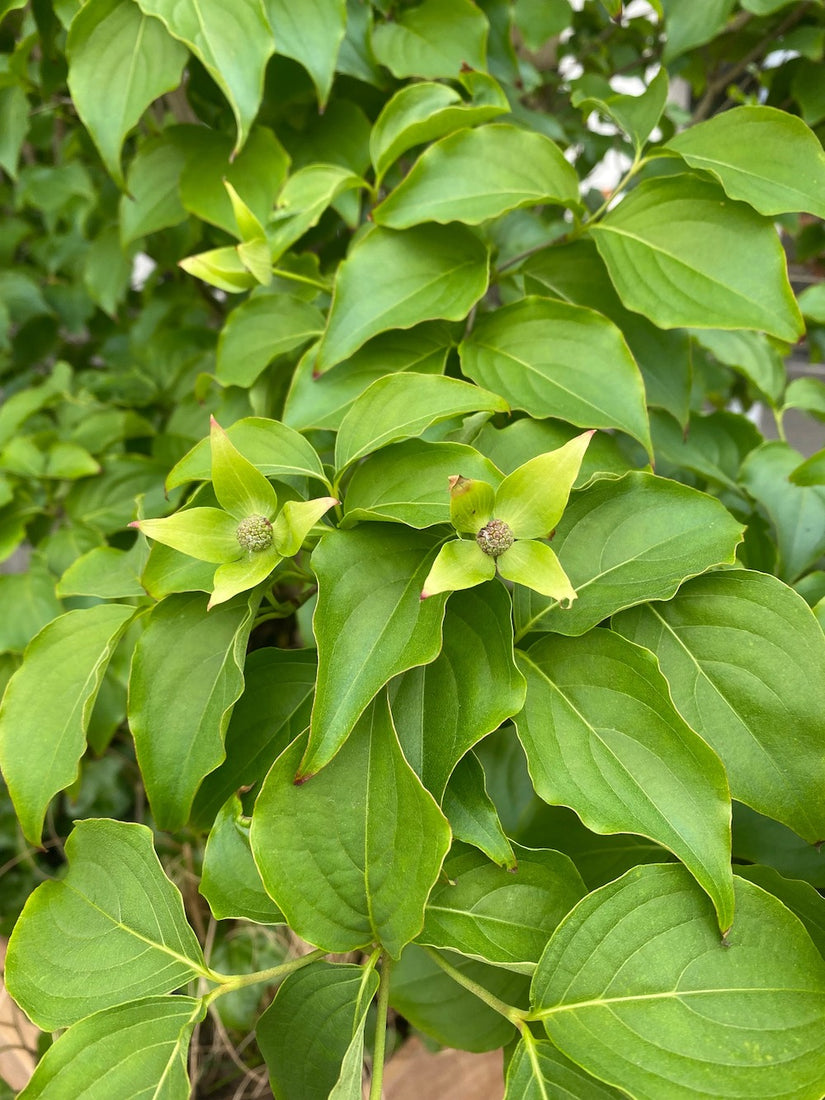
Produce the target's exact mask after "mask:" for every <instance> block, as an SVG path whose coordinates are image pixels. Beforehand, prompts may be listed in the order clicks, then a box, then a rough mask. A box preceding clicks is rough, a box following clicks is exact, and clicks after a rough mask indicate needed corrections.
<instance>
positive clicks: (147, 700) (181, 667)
mask: <svg viewBox="0 0 825 1100" xmlns="http://www.w3.org/2000/svg"><path fill="white" fill-rule="evenodd" d="M259 598H260V597H256V596H255V595H254V594H252V593H250V594H249V595H248V596H247V597H238V599H236V600H235V601H234V602H233V603H232V604H228V605H221V606H220V607H217V608H215V609H214V610H212V611H210V612H207V610H206V600H205V599H204V597H203V596H202V595H201V594H200V593H184V594H181V595H176V596H168V597H167V598H166V599H165V600H163V601H161V603H159V604H157V606H156V607H155V608H154V609H153V611H152V613H151V615H150V617H149V621H148V623H147V627H146V630H145V631H144V633H143V634H142V635H141V638H140V640H139V641H138V644H137V646H136V647H135V655H134V659H133V662H132V673H131V677H130V682H129V724H130V726H131V729H132V735H133V737H134V739H135V749H136V751H137V757H138V763H139V764H140V770H141V774H142V776H143V782H144V784H145V787H146V793H147V796H148V798H149V802H150V804H151V806H152V812H153V814H154V817H155V820H156V821H157V823H158V825H159V826H160V828H163V829H176V828H180V826H182V825H183V824H185V823H186V821H187V819H188V817H189V812H190V810H191V808H192V800H193V799H194V797H195V792H196V791H197V789H198V786H199V784H200V782H201V780H202V779H203V777H204V776H205V775H207V774H208V773H209V772H211V771H212V770H213V769H214V768H216V767H217V766H218V764H220V763H221V761H222V760H223V759H224V744H223V739H224V734H225V732H226V727H227V724H228V722H229V717H230V715H231V713H232V707H233V706H234V704H235V702H236V701H237V699H238V698H239V697H240V695H241V692H242V691H243V682H244V681H243V666H244V657H245V655H246V643H247V639H248V638H249V631H250V629H251V627H252V619H253V618H254V614H255V611H256V609H257V604H258V601H259Z"/></svg>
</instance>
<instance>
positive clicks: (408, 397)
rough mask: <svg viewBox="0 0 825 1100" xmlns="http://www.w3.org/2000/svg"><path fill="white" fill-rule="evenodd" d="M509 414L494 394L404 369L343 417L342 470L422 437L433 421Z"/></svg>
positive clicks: (338, 447)
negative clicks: (381, 450)
mask: <svg viewBox="0 0 825 1100" xmlns="http://www.w3.org/2000/svg"><path fill="white" fill-rule="evenodd" d="M479 410H484V411H486V412H491V413H492V412H507V411H508V406H507V402H506V401H505V400H504V399H503V398H501V397H499V396H498V394H496V393H490V391H489V390H484V389H482V388H481V387H480V386H473V385H470V383H468V382H462V381H460V380H459V379H457V378H447V377H445V376H444V375H440V374H413V373H412V372H410V371H402V372H400V373H399V374H390V375H387V376H386V377H384V378H379V379H378V381H376V382H373V383H372V385H371V386H369V387H368V388H367V389H366V390H365V391H364V392H363V393H362V394H361V396H360V397H359V398H357V400H356V401H354V402H353V404H352V407H351V408H350V410H349V412H348V413H347V414H346V416H345V417H344V419H343V420H342V421H341V427H340V428H339V430H338V435H337V437H336V440H335V466H336V469H337V470H338V471H339V472H340V471H342V470H345V469H346V468H347V466H350V465H351V464H352V463H353V462H357V461H358V459H360V458H365V457H366V456H367V455H368V454H371V453H372V452H373V451H377V450H378V449H379V448H380V447H386V446H387V444H389V443H395V442H396V441H397V440H399V439H409V438H411V437H415V436H420V435H421V434H422V433H423V432H425V431H426V430H427V428H429V427H431V426H432V425H433V424H438V423H440V422H441V421H442V420H449V419H450V418H452V417H454V416H462V415H464V414H466V413H472V412H478V411H479Z"/></svg>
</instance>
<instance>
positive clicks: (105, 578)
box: [51, 539, 148, 618]
mask: <svg viewBox="0 0 825 1100" xmlns="http://www.w3.org/2000/svg"><path fill="white" fill-rule="evenodd" d="M147 557H148V549H147V546H146V543H145V541H144V540H143V539H140V540H139V541H138V542H136V543H135V545H134V547H133V548H132V549H131V550H116V549H115V547H114V546H95V547H94V549H93V550H89V552H88V553H86V554H82V555H81V556H80V557H79V558H77V559H76V560H75V561H74V562H72V564H71V565H70V566H69V568H68V569H67V570H66V572H65V573H64V574H63V576H62V577H61V578H60V581H59V583H58V585H57V592H58V594H59V595H60V596H97V597H98V598H99V599H102V600H122V599H126V598H127V597H130V596H131V597H134V596H145V594H146V591H145V589H144V588H143V585H142V584H141V583H140V575H141V573H142V572H143V566H144V565H145V563H146V558H147ZM51 618H54V616H51Z"/></svg>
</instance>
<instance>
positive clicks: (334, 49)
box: [265, 0, 347, 110]
mask: <svg viewBox="0 0 825 1100" xmlns="http://www.w3.org/2000/svg"><path fill="white" fill-rule="evenodd" d="M265 2H266V9H267V12H268V14H269V21H270V23H271V24H272V31H273V33H274V35H275V50H276V52H277V53H279V54H283V55H284V56H285V57H294V58H295V60H296V61H300V63H301V64H302V65H303V66H304V68H305V69H306V70H307V72H308V73H309V75H310V76H311V77H312V83H313V84H314V85H315V91H316V92H317V95H318V106H319V107H320V108H321V110H323V109H324V107H325V106H326V102H327V99H328V98H329V93H330V89H331V88H332V79H333V77H334V75H335V62H336V59H337V57H338V50H339V49H340V46H341V43H342V42H343V40H344V33H345V30H346V22H347V5H346V0H310V2H309V3H307V2H306V0H304V3H302V4H301V8H300V13H299V11H298V9H297V8H296V7H295V5H294V4H290V3H289V2H288V0H265Z"/></svg>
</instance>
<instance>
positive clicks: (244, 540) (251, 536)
mask: <svg viewBox="0 0 825 1100" xmlns="http://www.w3.org/2000/svg"><path fill="white" fill-rule="evenodd" d="M235 537H236V538H237V540H238V542H239V543H240V544H241V546H242V547H243V548H244V550H251V551H252V552H253V553H259V552H260V551H261V550H268V549H269V547H270V546H271V545H272V524H271V523H270V522H269V520H268V519H267V518H266V516H247V517H246V519H242V520H241V522H240V523H239V524H238V530H237V531H236V532H235Z"/></svg>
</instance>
